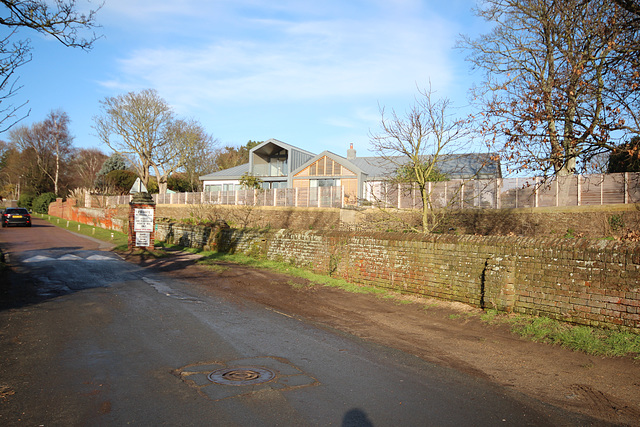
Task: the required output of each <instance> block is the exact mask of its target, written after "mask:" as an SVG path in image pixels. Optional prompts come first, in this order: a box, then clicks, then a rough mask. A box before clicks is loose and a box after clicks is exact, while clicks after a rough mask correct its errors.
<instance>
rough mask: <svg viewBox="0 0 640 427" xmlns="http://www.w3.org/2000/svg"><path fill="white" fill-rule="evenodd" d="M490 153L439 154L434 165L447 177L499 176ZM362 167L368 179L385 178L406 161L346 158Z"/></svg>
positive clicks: (396, 157)
mask: <svg viewBox="0 0 640 427" xmlns="http://www.w3.org/2000/svg"><path fill="white" fill-rule="evenodd" d="M493 158H494V157H493V156H492V155H491V154H483V153H470V154H446V155H441V156H439V158H438V160H437V161H436V167H437V168H438V170H439V171H440V173H443V174H445V175H447V177H448V178H449V179H469V178H500V177H501V176H502V174H501V171H500V162H499V161H497V160H493ZM348 161H350V162H351V163H353V164H354V165H356V166H357V167H359V168H360V169H362V170H363V171H364V172H365V173H366V174H367V175H369V179H376V178H385V177H389V176H391V175H393V174H395V172H396V170H397V169H398V167H399V166H400V165H403V164H406V163H407V162H408V160H407V158H406V157H404V156H393V157H389V158H384V157H356V158H355V159H353V160H348Z"/></svg>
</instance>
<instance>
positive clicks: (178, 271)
mask: <svg viewBox="0 0 640 427" xmlns="http://www.w3.org/2000/svg"><path fill="white" fill-rule="evenodd" d="M123 255H124V256H125V257H126V259H127V260H129V261H131V262H135V263H137V264H139V265H141V266H143V267H146V268H151V269H156V270H160V271H163V272H164V273H167V274H170V275H174V276H175V277H177V278H180V279H182V280H186V281H189V282H191V283H194V285H196V286H199V287H202V288H204V289H206V290H207V291H208V292H212V293H215V294H223V295H225V296H226V297H227V298H229V299H231V300H232V301H236V302H238V303H241V302H242V301H243V300H251V301H255V302H258V303H261V304H264V305H266V306H268V307H270V308H272V309H273V310H276V311H279V312H281V313H283V314H286V315H289V316H300V317H304V318H306V319H309V320H312V321H314V322H318V323H320V324H323V325H327V326H329V327H332V328H336V329H338V330H341V331H344V332H348V333H350V334H353V335H356V336H358V337H361V338H363V339H366V340H370V341H372V342H375V343H378V344H382V345H385V346H389V347H393V348H397V349H400V350H403V351H405V352H407V353H411V354H414V355H416V356H418V357H421V358H423V359H424V360H427V361H430V362H433V363H436V364H439V365H443V366H448V367H451V368H455V369H457V370H460V371H463V372H466V373H469V374H471V375H475V376H478V377H481V378H485V379H487V380H490V381H492V382H495V383H497V384H499V385H502V386H504V387H509V388H513V389H515V390H517V391H519V392H521V393H524V394H526V395H528V396H531V397H534V398H536V399H539V400H541V401H543V402H546V403H549V404H552V405H555V406H558V407H561V408H564V409H568V410H571V411H574V412H578V413H582V414H586V415H589V416H592V417H595V418H598V419H600V420H602V421H605V422H610V423H615V424H623V425H624V424H626V425H640V361H635V360H633V359H632V358H630V357H625V358H604V357H595V356H589V355H586V354H583V353H576V352H572V351H570V350H566V349H563V348H560V347H556V346H550V345H546V344H538V343H533V342H530V341H527V340H524V339H521V338H519V337H517V336H515V335H513V334H512V333H511V332H510V331H509V328H508V326H505V325H487V324H486V323H484V322H482V321H481V320H480V319H479V314H480V313H481V312H480V310H477V309H474V308H472V307H469V306H466V305H462V304H454V303H445V302H439V301H436V300H419V299H415V298H414V299H413V300H412V301H409V302H408V303H407V301H405V300H402V299H388V298H380V297H376V296H374V295H369V294H357V293H349V292H346V291H343V290H339V289H335V288H330V287H326V286H319V285H313V284H310V283H309V282H307V281H306V280H304V279H299V278H293V277H290V276H286V275H282V274H277V273H274V272H270V271H266V270H262V269H254V268H248V267H244V266H239V265H230V264H221V265H220V268H217V269H213V270H212V269H208V268H205V267H202V266H198V265H196V264H195V262H194V261H195V259H196V258H197V256H194V255H190V254H178V255H173V256H169V257H167V258H160V259H149V258H148V257H144V256H140V255H136V256H134V255H131V254H123ZM468 313H472V314H478V315H477V316H473V315H467V314H468Z"/></svg>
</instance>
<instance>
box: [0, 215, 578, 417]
mask: <svg viewBox="0 0 640 427" xmlns="http://www.w3.org/2000/svg"><path fill="white" fill-rule="evenodd" d="M0 248H1V249H2V250H3V251H4V252H5V253H7V254H8V258H9V262H10V264H11V266H12V269H13V272H12V273H11V274H10V275H9V276H8V277H4V279H3V280H4V281H5V283H3V284H2V292H3V294H2V295H3V303H2V306H1V307H2V309H1V310H0V344H1V345H0V362H1V363H0V425H4V426H13V425H21V426H22V425H33V426H37V425H46V426H50V425H60V426H62V425H64V426H72V425H91V426H94V425H128V424H131V425H145V426H146V425H153V426H156V425H180V426H188V425H202V426H218V425H220V426H226V425H238V426H271V425H273V426H276V425H280V426H304V425H323V426H324V425H338V426H398V425H402V426H428V425H437V426H448V425H451V426H454V425H455V426H461V425H474V426H484V425H518V426H522V425H585V423H586V424H588V423H589V421H588V420H585V419H580V418H576V417H575V416H574V415H571V414H568V413H563V412H560V411H558V410H556V409H553V408H551V407H547V406H545V405H542V404H540V403H539V402H536V401H532V400H529V399H527V398H525V397H524V396H522V395H519V394H517V393H515V392H513V391H511V390H506V389H503V388H499V387H496V386H493V385H491V384H489V383H487V382H484V381H483V380H480V379H477V378H473V377H470V376H466V375H463V374H459V373H457V372H456V371H453V370H450V369H445V368H440V367H438V366H435V365H433V364H429V363H426V362H424V361H423V360H421V359H418V358H416V357H413V356H410V355H408V354H406V353H403V352H400V351H397V350H394V349H391V348H386V347H381V346H376V345H373V344H370V343H367V342H366V341H363V340H360V339H358V338H355V337H353V336H350V335H346V334H344V333H341V332H337V331H335V330H331V329H329V328H326V327H323V326H322V325H317V324H311V323H309V322H306V321H305V320H304V319H299V318H296V317H292V316H290V315H288V314H287V313H279V312H277V311H274V310H272V309H269V308H268V307H265V306H261V305H257V304H255V303H251V302H248V301H243V300H238V299H234V300H233V301H230V300H226V299H224V298H223V297H217V296H213V295H212V294H211V293H210V292H205V291H204V289H202V288H201V287H200V285H194V284H190V283H188V282H186V281H179V280H175V279H171V278H168V277H166V276H163V275H162V274H160V273H156V272H153V271H149V270H143V269H141V268H140V267H138V266H135V265H133V264H129V263H126V262H125V261H123V260H122V259H120V258H119V257H118V256H117V255H116V254H115V253H112V252H109V251H108V250H106V249H107V248H106V247H105V245H104V244H101V243H98V242H97V241H93V240H90V239H87V238H83V237H80V236H77V235H75V234H73V233H69V232H67V231H64V230H61V229H59V228H56V227H53V226H51V225H48V223H46V222H44V221H42V220H39V219H37V218H36V219H34V225H33V227H31V228H9V229H2V230H0Z"/></svg>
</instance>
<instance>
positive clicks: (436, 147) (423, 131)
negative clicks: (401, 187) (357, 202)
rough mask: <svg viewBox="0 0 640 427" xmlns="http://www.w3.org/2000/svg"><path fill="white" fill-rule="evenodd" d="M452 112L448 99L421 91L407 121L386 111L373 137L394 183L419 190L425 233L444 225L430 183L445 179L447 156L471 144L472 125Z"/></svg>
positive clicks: (373, 145) (376, 148) (394, 113)
mask: <svg viewBox="0 0 640 427" xmlns="http://www.w3.org/2000/svg"><path fill="white" fill-rule="evenodd" d="M450 109H451V103H450V101H449V100H448V99H438V100H434V99H433V91H432V90H431V88H429V90H420V91H419V95H418V97H417V98H416V102H415V104H414V105H413V106H412V107H411V108H410V109H409V110H408V112H407V113H406V115H405V116H404V117H401V116H398V114H397V113H396V112H395V111H392V112H391V113H390V114H388V115H387V114H386V112H385V111H384V109H382V111H381V114H382V120H381V127H382V130H381V132H380V133H377V134H372V135H371V145H372V151H374V152H376V153H377V154H378V155H379V156H380V157H381V158H382V159H383V162H384V163H386V164H387V165H390V168H389V172H391V173H392V176H391V178H390V180H389V181H390V183H393V184H395V183H398V182H402V183H409V184H412V185H415V186H417V188H418V191H419V194H420V200H421V202H422V221H421V222H422V224H421V225H422V231H423V232H425V233H427V232H431V231H433V230H434V229H435V228H436V227H437V226H438V225H439V224H440V222H441V220H442V218H443V216H444V212H445V210H443V209H436V208H435V207H434V205H433V203H432V199H431V194H430V190H429V183H430V182H432V181H438V180H441V179H442V178H443V177H442V174H441V172H440V170H439V165H440V164H441V162H442V160H443V157H444V156H445V155H449V156H451V155H455V154H453V153H459V152H460V150H464V149H465V148H467V147H468V146H469V145H470V142H471V136H472V133H471V128H470V123H469V122H468V120H466V119H459V118H456V117H454V116H452V115H451V113H450ZM409 226H410V225H409ZM412 228H414V227H412ZM416 231H418V230H416Z"/></svg>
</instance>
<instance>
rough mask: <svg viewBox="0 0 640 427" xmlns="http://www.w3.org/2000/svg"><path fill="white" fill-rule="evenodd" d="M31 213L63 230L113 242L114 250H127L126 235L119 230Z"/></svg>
mask: <svg viewBox="0 0 640 427" xmlns="http://www.w3.org/2000/svg"><path fill="white" fill-rule="evenodd" d="M33 215H35V216H38V217H39V218H42V219H44V220H46V221H49V222H50V223H51V224H53V225H55V226H57V227H60V228H64V229H65V230H69V231H71V232H74V233H78V234H83V235H85V236H89V237H93V238H96V239H98V240H102V241H105V242H110V243H113V244H114V245H115V248H114V249H115V250H127V245H128V236H127V235H126V234H124V233H122V232H120V231H112V230H105V229H104V228H100V227H95V226H92V225H87V224H82V223H79V222H76V221H70V220H67V219H63V218H58V217H57V216H52V215H47V214H37V213H34V214H33Z"/></svg>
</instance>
